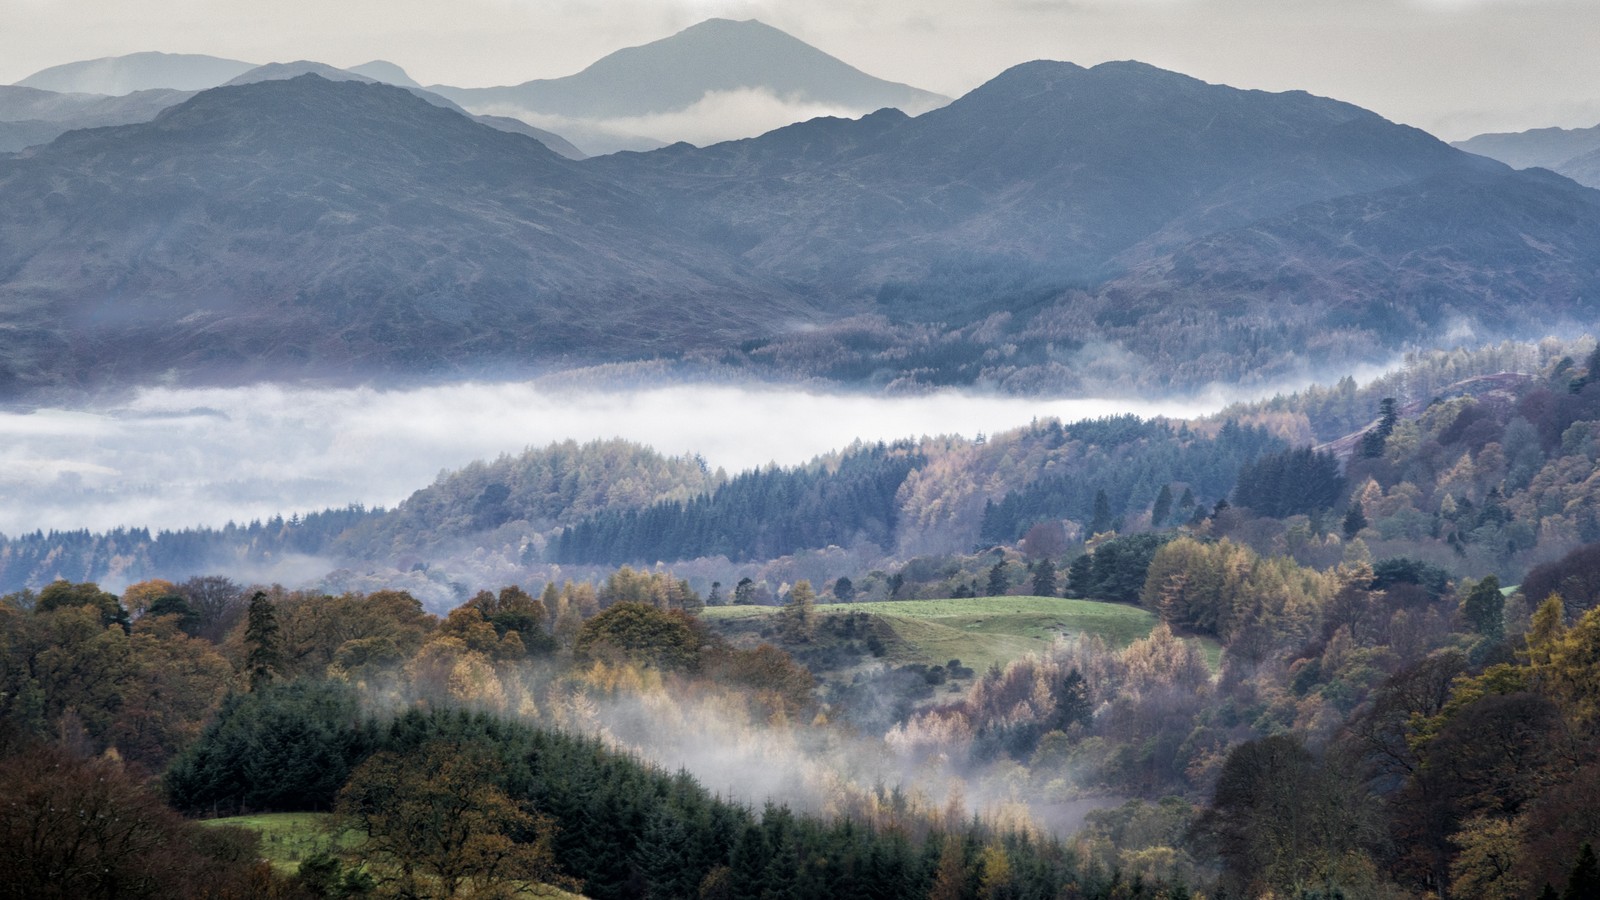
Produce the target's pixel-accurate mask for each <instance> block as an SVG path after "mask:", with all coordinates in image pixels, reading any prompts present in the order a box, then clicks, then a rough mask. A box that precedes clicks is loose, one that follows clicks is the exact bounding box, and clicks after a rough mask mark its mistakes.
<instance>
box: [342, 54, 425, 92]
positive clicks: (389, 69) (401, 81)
mask: <svg viewBox="0 0 1600 900" xmlns="http://www.w3.org/2000/svg"><path fill="white" fill-rule="evenodd" d="M345 71H346V72H354V73H355V74H357V75H365V76H366V77H368V78H371V79H372V80H373V81H381V82H383V83H384V84H392V85H394V86H395V87H405V88H419V87H422V85H420V84H418V83H417V82H416V81H415V80H413V79H412V77H411V76H410V75H407V74H406V70H405V69H402V68H400V67H399V66H397V65H395V64H394V63H392V62H389V61H388V60H386V59H375V60H373V61H372V62H366V63H362V64H361V65H359V66H349V67H348V68H346V69H345Z"/></svg>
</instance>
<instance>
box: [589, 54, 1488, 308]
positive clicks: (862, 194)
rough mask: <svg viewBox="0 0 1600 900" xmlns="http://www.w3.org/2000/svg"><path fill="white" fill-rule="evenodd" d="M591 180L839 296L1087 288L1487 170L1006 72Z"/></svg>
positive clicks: (1257, 104)
mask: <svg viewBox="0 0 1600 900" xmlns="http://www.w3.org/2000/svg"><path fill="white" fill-rule="evenodd" d="M594 164H595V165H596V167H598V168H602V169H606V170H608V171H612V172H615V173H616V174H617V176H618V177H620V178H623V179H626V180H628V181H630V182H635V183H639V182H646V181H647V182H650V183H652V184H653V185H654V186H655V187H656V188H657V189H658V190H661V191H663V192H665V193H667V194H668V195H669V196H671V197H672V199H673V205H674V206H675V207H679V208H682V209H686V210H693V211H694V212H692V213H690V214H691V215H699V216H703V217H706V218H709V219H712V220H713V221H719V222H733V223H741V224H740V225H739V226H737V227H736V229H735V230H736V231H737V232H738V234H737V236H736V237H735V238H733V239H734V240H736V241H737V242H738V244H739V245H740V246H742V247H743V252H744V255H745V256H746V257H747V258H749V259H751V260H752V261H755V262H757V263H758V264H759V265H762V266H763V267H764V268H770V269H771V270H772V271H774V272H775V274H779V275H781V276H782V277H784V278H785V279H789V280H798V281H804V282H807V283H814V284H818V285H822V286H825V287H826V288H827V289H828V290H830V291H832V292H835V293H842V294H844V295H847V296H858V295H860V294H862V293H870V292H874V291H876V290H877V288H878V286H879V285H880V284H881V283H882V282H883V281H885V280H888V279H895V280H900V281H907V280H910V281H916V280H919V279H924V278H933V277H943V274H947V273H948V272H949V270H950V268H951V266H952V265H955V264H960V263H964V262H968V261H970V263H971V264H972V265H973V266H985V265H1004V266H1014V265H1026V266H1032V267H1041V268H1044V269H1048V270H1049V271H1050V272H1051V273H1053V276H1054V277H1056V278H1057V279H1058V280H1059V281H1060V282H1061V283H1062V284H1063V285H1066V284H1083V283H1093V282H1096V281H1098V280H1101V279H1103V278H1105V277H1107V276H1109V275H1111V274H1114V273H1116V272H1118V271H1121V270H1122V269H1124V268H1126V266H1127V265H1129V264H1130V263H1132V262H1135V261H1137V260H1139V259H1143V258H1147V257H1148V256H1150V255H1151V254H1153V253H1156V252H1159V251H1160V250H1161V249H1162V248H1166V247H1174V246H1178V245H1181V244H1183V243H1185V242H1186V241H1188V240H1189V239H1191V238H1193V237H1195V236H1197V235H1201V234H1207V233H1211V232H1215V231H1219V230H1222V229H1226V228H1230V227H1234V226H1237V225H1241V224H1244V223H1246V222H1250V221H1254V220H1257V219H1260V218H1262V217H1265V216H1271V215H1275V214H1279V213H1282V212H1285V211H1287V210H1290V209H1292V208H1294V207H1296V206H1299V205H1302V204H1305V203H1309V202H1314V201H1318V200H1323V199H1327V198H1331V197H1338V196H1342V195H1346V194H1352V193H1359V192H1366V191H1372V190H1376V189H1380V188H1384V187H1390V186H1393V185H1398V184H1403V183H1405V182H1408V181H1411V180H1414V179H1417V178H1422V177H1425V176H1428V175H1433V174H1437V173H1441V172H1449V171H1472V170H1476V169H1478V168H1480V167H1481V166H1484V165H1494V164H1492V163H1488V162H1485V161H1482V160H1478V159H1477V158H1476V157H1472V156H1469V155H1466V154H1463V153H1460V152H1458V151H1455V150H1452V149H1451V148H1450V147H1448V146H1447V145H1445V144H1444V143H1442V142H1440V141H1438V140H1437V139H1435V138H1433V137H1431V136H1429V135H1427V134H1426V133H1424V132H1422V131H1419V130H1417V129H1414V128H1409V127H1405V126H1399V125H1395V124H1393V123H1390V122H1387V121H1385V120H1384V119H1382V118H1380V117H1379V116H1377V115H1375V114H1373V113H1371V112H1367V111H1365V110H1363V109H1360V108H1359V107H1355V106H1352V105H1350V104H1346V103H1341V102H1338V101H1333V100H1327V99H1323V98H1319V97H1313V96H1311V95H1309V94H1304V93H1298V92H1295V93H1286V94H1271V93H1265V92H1260V91H1241V90H1236V89H1234V88H1229V87H1224V86H1220V85H1212V84H1206V83H1204V82H1201V81H1198V80H1196V79H1193V78H1189V77H1186V76H1183V75H1178V74H1176V73H1172V72H1166V71H1163V70H1160V69H1157V68H1154V67H1152V66H1147V65H1143V64H1140V63H1107V64H1104V65H1100V66H1096V67H1094V68H1092V69H1084V68H1081V67H1079V66H1075V65H1072V64H1070V63H1057V62H1034V63H1027V64H1024V65H1020V66H1016V67H1014V68H1012V69H1009V70H1007V71H1006V72H1005V73H1003V74H1001V75H1000V76H999V77H997V78H995V79H994V80H992V81H990V82H988V83H987V84H985V85H983V86H981V87H979V88H977V89H976V90H974V91H972V92H971V93H969V94H967V95H966V96H964V97H962V98H960V99H959V100H957V101H955V102H953V103H951V104H949V105H948V106H945V107H943V108H942V109H938V110H934V111H932V112H929V113H926V114H924V115H921V116H918V117H916V118H908V117H905V116H901V115H898V114H894V113H883V114H879V115H877V116H872V117H868V118H867V119H865V120H863V121H861V122H846V121H841V120H818V121H813V122H807V123H802V124H798V125H795V126H792V127H789V128H785V129H780V130H778V131H774V132H772V133H770V134H767V135H764V136H762V137H760V138H756V139H753V140H748V141H737V142H730V143H726V144H721V145H717V146H714V147H710V148H706V149H705V150H700V151H696V150H693V149H691V148H688V147H675V148H669V149H667V150H663V151H660V152H657V153H652V154H646V155H644V156H623V157H612V158H606V159H599V160H595V162H594ZM775 201H776V202H775ZM907 248H915V250H914V252H908V249H907ZM936 269H937V270H938V271H939V273H941V274H939V275H935V270H936Z"/></svg>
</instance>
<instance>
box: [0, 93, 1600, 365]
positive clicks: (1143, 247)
mask: <svg viewBox="0 0 1600 900" xmlns="http://www.w3.org/2000/svg"><path fill="white" fill-rule="evenodd" d="M1474 192H1476V193H1474ZM1593 196H1594V192H1592V191H1588V190H1586V189H1584V188H1581V187H1579V186H1578V185H1576V184H1573V183H1572V182H1570V181H1568V180H1566V179H1563V178H1560V177H1559V176H1555V175H1548V176H1541V175H1538V174H1527V173H1523V174H1515V173H1511V172H1510V171H1509V170H1508V169H1507V168H1506V167H1504V166H1503V165H1502V164H1499V163H1495V162H1492V161H1488V160H1485V159H1483V158H1481V157H1477V156H1474V155H1471V154H1467V153H1464V152H1462V151H1459V150H1456V149H1453V148H1451V147H1449V146H1447V145H1445V144H1444V143H1442V142H1440V141H1438V140H1436V139H1434V138H1432V137H1431V136H1428V135H1426V134H1424V133H1422V132H1420V131H1417V130H1416V129H1412V128H1408V127H1406V126H1400V125H1396V124H1394V123H1391V122H1387V121H1386V120H1384V119H1382V118H1381V117H1379V116H1377V115H1376V114H1373V113H1370V112H1368V111H1365V110H1362V109H1360V108H1359V107H1355V106H1352V105H1350V104H1346V103H1342V102H1339V101H1334V100H1327V99H1324V98H1318V97H1314V96H1312V95H1309V94H1305V93H1303V92H1292V93H1286V94H1270V93H1265V92H1251V91H1239V90H1237V89H1233V88H1229V87H1226V86H1222V85H1209V84H1206V83H1205V82H1201V81H1198V80H1196V79H1192V78H1189V77H1187V76H1183V75H1179V74H1177V73H1170V72H1165V71H1164V70H1160V69H1157V68H1155V67H1151V66H1147V65H1144V64H1138V63H1111V64H1103V65H1100V66H1096V67H1093V68H1088V69H1086V68H1083V67H1080V66H1075V65H1072V64H1070V63H1050V62H1048V61H1040V62H1035V63H1028V64H1024V65H1023V66H1019V67H1015V68H1013V69H1011V70H1008V71H1007V72H1006V73H1003V74H1002V75H1001V76H999V77H997V78H996V79H994V80H993V81H991V82H990V83H988V84H986V85H985V86H984V87H981V88H979V89H977V90H975V91H973V92H971V93H969V94H968V95H967V96H965V97H963V98H960V99H959V100H957V101H955V102H953V103H951V104H949V105H948V106H946V107H943V108H941V109H939V110H934V111H931V112H929V113H925V114H923V115H921V116H917V117H909V116H906V115H904V114H902V113H899V112H895V111H881V112H879V113H876V114H874V115H871V116H866V117H864V118H862V119H859V120H848V119H842V118H821V119H815V120H811V121H809V122H805V123H800V124H796V125H793V126H789V127H787V128H783V129H779V130H776V131H773V132H769V133H768V134H766V135H763V136H761V137H759V138H753V139H748V140H741V141H735V142H728V143H723V144H717V145H713V146H711V147H708V148H705V149H696V148H694V147H691V146H688V145H680V146H675V147H669V148H666V149H664V150H661V151H656V152H652V153H629V154H619V155H615V156H609V157H599V158H594V159H589V160H584V161H581V162H576V161H572V160H566V159H562V158H561V157H559V156H557V155H555V154H553V153H550V152H548V151H547V150H546V149H545V148H544V147H542V146H540V145H539V144H538V143H537V142H534V141H530V140H528V139H527V138H524V137H520V136H515V135H510V134H504V133H501V132H498V131H495V130H492V129H490V128H487V127H484V125H483V123H480V122H474V121H472V120H471V119H468V118H465V117H463V116H462V115H460V114H458V113H456V112H453V111H451V110H449V109H448V108H442V107H441V106H438V105H434V104H431V103H430V102H425V98H419V97H418V96H417V94H416V92H415V91H407V90H405V89H402V88H397V87H392V86H388V85H382V84H368V83H362V82H361V81H348V82H331V81H327V80H326V79H323V78H320V77H318V76H316V75H314V74H309V75H301V76H299V77H296V78H292V79H289V80H287V81H277V82H260V83H254V84H248V85H240V86H236V87H229V88H219V89H215V90H213V91H207V92H203V93H201V94H198V95H196V96H194V97H192V98H190V99H189V100H187V101H186V102H184V103H183V104H180V105H179V106H176V107H173V108H171V109H169V110H167V111H165V112H163V113H162V114H161V115H160V116H158V117H157V118H156V119H155V121H153V122H150V123H146V124H143V125H129V126H121V127H118V128H111V129H100V130H94V131H83V132H72V133H69V134H67V135H65V136H63V137H62V138H60V139H58V140H57V141H56V142H55V143H53V144H52V145H50V146H48V147H44V148H36V149H35V150H32V151H29V153H28V154H25V155H24V156H23V157H21V158H17V159H12V160H9V161H6V160H0V209H4V210H6V211H7V212H6V214H5V215H4V216H0V273H4V276H3V280H0V310H3V314H4V318H3V319H0V328H3V329H5V330H6V331H7V333H8V334H10V335H12V336H13V337H14V338H15V340H13V341H12V342H10V345H9V348H8V350H7V351H6V352H5V354H4V357H3V358H0V365H3V366H4V370H5V376H4V380H6V381H7V382H8V384H9V388H10V389H11V390H12V391H16V390H21V389H24V388H28V387H39V386H44V385H52V384H54V385H68V384H74V383H83V382H85V381H98V382H104V381H105V380H106V379H110V378H119V379H129V380H138V379H140V378H148V377H151V375H152V374H153V373H157V372H168V371H171V372H173V373H175V374H176V375H178V376H182V377H187V376H194V377H204V378H224V379H240V378H260V377H274V373H276V374H279V375H281V374H284V373H288V374H290V375H291V376H293V375H295V374H297V373H298V374H301V375H304V374H317V373H322V374H329V373H333V374H340V373H342V374H343V376H346V377H364V373H365V375H372V374H397V373H405V372H412V373H423V372H434V373H458V374H464V373H470V372H477V371H482V367H485V366H490V367H494V366H507V365H509V366H512V367H513V368H517V367H520V368H521V369H522V370H527V369H528V368H530V367H532V368H538V367H541V366H562V367H567V366H576V365H584V364H588V363H599V362H609V361H620V360H630V359H645V358H667V359H678V358H686V357H685V354H689V355H691V356H692V355H694V354H700V356H697V357H695V358H697V359H701V360H715V361H717V364H718V365H722V364H732V365H735V366H737V367H745V368H748V367H751V366H754V367H756V368H758V369H759V368H761V367H763V366H768V367H770V366H778V367H779V368H778V371H779V372H780V373H783V374H803V375H804V377H813V376H815V375H818V374H824V373H839V374H836V375H832V374H830V375H826V376H825V377H840V378H860V377H868V378H870V379H874V380H876V383H880V384H882V383H888V382H890V381H895V380H899V379H903V378H912V379H921V378H930V379H934V383H948V379H952V378H954V379H957V380H958V381H969V382H976V383H990V384H998V383H1007V384H1016V385H1030V384H1031V385H1035V386H1038V385H1048V384H1052V383H1057V384H1058V383H1061V381H1060V379H1061V378H1062V377H1064V376H1065V375H1067V374H1069V373H1070V372H1071V371H1072V370H1073V365H1074V363H1073V361H1074V360H1076V359H1078V357H1076V356H1074V354H1077V353H1078V352H1079V351H1080V350H1082V351H1084V352H1088V348H1091V347H1092V346H1094V345H1095V344H1096V343H1097V342H1100V343H1110V344H1111V345H1113V346H1118V347H1120V348H1122V350H1121V351H1120V352H1128V353H1130V354H1132V358H1133V359H1137V360H1143V361H1144V364H1145V365H1146V366H1148V367H1149V369H1150V371H1149V373H1148V374H1147V375H1146V376H1144V377H1149V378H1155V379H1167V380H1168V381H1169V382H1170V383H1173V384H1195V383H1197V382H1198V381H1199V380H1201V379H1205V378H1208V377H1209V378H1220V377H1231V376H1232V375H1233V374H1242V373H1243V372H1244V371H1246V370H1244V369H1241V367H1248V371H1253V372H1255V373H1257V374H1261V373H1268V374H1270V373H1274V372H1277V371H1278V370H1279V368H1280V367H1281V366H1282V365H1284V364H1285V360H1292V359H1294V358H1295V357H1296V356H1297V355H1298V354H1302V353H1303V354H1308V356H1307V359H1308V360H1310V359H1312V357H1314V356H1316V354H1324V355H1327V354H1332V356H1333V358H1343V357H1348V356H1349V355H1350V354H1352V353H1354V354H1366V355H1372V354H1376V353H1384V352H1388V351H1387V350H1386V349H1385V348H1392V347H1394V346H1395V345H1397V344H1402V343H1405V342H1418V341H1425V340H1432V339H1434V336H1437V335H1442V334H1444V333H1447V332H1452V331H1458V330H1461V329H1457V328H1455V326H1456V325H1457V324H1461V325H1462V328H1464V329H1465V332H1466V333H1471V332H1472V331H1473V328H1474V327H1481V328H1483V329H1495V328H1510V329H1518V328H1533V327H1537V326H1538V325H1540V324H1541V323H1543V322H1545V321H1547V320H1548V319H1550V318H1562V319H1563V320H1571V321H1584V320H1586V317H1587V319H1592V318H1593V310H1592V309H1591V306H1592V303H1590V301H1587V300H1585V299H1584V298H1585V297H1589V296H1594V294H1595V292H1591V286H1594V285H1596V276H1595V271H1594V270H1595V254H1594V253H1593V252H1592V251H1590V250H1588V249H1586V247H1587V246H1588V244H1587V243H1586V242H1588V241H1591V240H1593V241H1594V246H1600V230H1597V228H1596V223H1597V222H1600V207H1597V206H1596V204H1595V203H1594V202H1593ZM1393 223H1404V227H1398V226H1395V225H1394V224H1393ZM1391 226H1393V227H1391ZM1452 248H1459V252H1458V251H1456V250H1453V249H1452ZM1474 253H1477V254H1480V255H1481V258H1475V257H1474V256H1473V254H1474ZM1452 254H1454V255H1452ZM1352 298H1354V300H1352ZM1386 298H1387V299H1386ZM1335 300H1337V301H1339V302H1334V301H1335ZM1347 301H1348V302H1347ZM1141 314H1142V315H1143V316H1147V317H1148V318H1147V319H1144V320H1141V318H1140V315H1141ZM1480 314H1481V315H1480ZM996 315H1001V316H1004V317H1005V318H1002V319H999V320H994V321H995V322H997V323H998V324H995V325H992V326H991V325H985V326H983V327H982V328H979V325H978V323H981V322H985V321H989V320H990V319H991V318H992V317H994V316H996ZM1479 319H1481V321H1479ZM841 322H844V323H851V322H853V323H856V324H855V325H848V326H841V327H847V328H856V329H857V331H856V332H854V333H855V334H856V335H857V336H856V337H848V334H850V333H851V332H848V331H839V330H830V328H831V324H832V323H841ZM875 323H877V324H875ZM885 323H886V324H885ZM822 326H829V327H822ZM1274 329H1280V330H1279V331H1274ZM1282 329H1287V330H1282ZM1324 331H1325V332H1326V333H1327V335H1331V337H1325V336H1320V335H1323V332H1324ZM1272 335H1278V337H1271V336H1272ZM1279 338H1282V339H1281V340H1279ZM930 340H931V341H933V342H934V344H932V345H930V344H929V343H928V342H929V341H930ZM841 342H843V343H841ZM913 346H914V347H917V348H919V349H917V350H916V351H915V352H914V353H912V352H910V351H909V350H907V349H906V348H908V347H913ZM764 347H767V348H769V349H767V350H763V348H764ZM933 347H944V348H947V349H944V350H938V351H935V350H934V349H932V348H933ZM872 348H876V349H872ZM897 348H899V349H897ZM863 352H866V353H869V356H867V357H859V358H857V355H858V354H860V353H863ZM1263 353H1269V354H1276V356H1274V357H1273V358H1272V359H1271V360H1270V361H1269V360H1267V359H1266V358H1265V357H1263V356H1262V354H1263ZM897 354H898V355H897ZM852 358H855V359H856V361H853V362H849V363H848V364H846V363H843V362H837V360H841V359H852ZM822 360H835V362H820V361H822ZM79 361H83V362H79ZM847 373H856V374H847ZM918 373H921V374H918ZM941 379H943V380H945V381H941Z"/></svg>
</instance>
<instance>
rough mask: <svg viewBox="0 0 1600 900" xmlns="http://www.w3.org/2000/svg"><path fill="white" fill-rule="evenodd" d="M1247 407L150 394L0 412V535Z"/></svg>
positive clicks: (731, 397)
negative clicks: (626, 448) (519, 456)
mask: <svg viewBox="0 0 1600 900" xmlns="http://www.w3.org/2000/svg"><path fill="white" fill-rule="evenodd" d="M1230 399H1237V398H1231V397H1223V396H1222V395H1221V394H1220V393H1219V394H1216V395H1214V396H1212V397H1209V398H1206V399H1202V400H1194V399H1186V400H1181V401H1179V400H1171V401H1162V400H1155V401H1151V402H1129V401H1126V400H1101V399H1092V398H1078V399H1038V400H1034V399H1024V398H1016V397H993V396H983V395H977V394H971V393H964V392H957V391H949V392H943V393H936V394H930V395H923V396H915V397H881V396H867V395H856V394H828V393H816V392H811V391H803V390H796V389H756V388H741V387H729V386H693V385H677V386H670V387H661V388H654V389H648V390H637V391H627V392H616V391H607V392H600V391H552V390H549V389H541V388H538V387H535V386H533V385H530V384H527V383H521V382H518V383H466V384H452V385H445V386H437V387H428V388H421V389H410V390H377V389H371V388H357V389H296V388H285V387H280V386H274V385H258V386H254V387H248V388H215V389H150V390H145V391H142V392H140V393H138V394H137V395H135V396H134V398H133V399H132V400H130V401H128V402H126V403H124V404H122V405H118V406H114V407H110V406H108V407H101V408H83V409H40V410H36V411H33V412H29V413H11V412H6V413H0V499H3V502H0V533H5V534H9V535H16V534H20V533H24V532H31V531H33V530H35V529H43V530H45V531H49V530H51V529H57V530H64V529H78V528H87V529H90V530H94V531H102V530H105V529H109V528H115V527H119V526H142V527H149V528H151V529H171V528H183V527H189V526H195V525H210V526H220V525H223V524H225V523H227V522H228V521H237V522H246V521H249V520H250V519H253V518H267V517H270V516H273V515H276V514H282V515H284V516H288V515H290V514H291V513H294V512H304V511H311V510H319V509H323V508H326V507H330V506H335V507H337V506H344V505H346V504H349V503H362V504H366V505H368V506H374V505H381V506H392V505H394V504H396V503H398V502H399V501H401V500H403V499H405V497H407V496H408V495H409V494H410V493H411V492H412V491H414V490H416V489H418V488H421V487H424V486H425V485H427V484H429V483H431V482H432V481H433V479H434V478H435V477H436V476H437V475H438V473H439V472H440V470H441V469H454V468H459V467H461V466H463V465H465V464H467V463H469V462H471V461H473V460H475V459H486V458H493V457H495V456H497V455H499V454H502V453H518V452H521V451H522V450H523V449H524V448H526V447H529V446H542V445H544V444H547V443H550V442H552V441H557V440H565V439H567V438H573V439H576V440H579V441H583V440H589V439H595V438H610V437H618V436H620V437H623V438H627V439H629V440H633V441H638V442H640V443H644V444H648V445H650V446H652V447H654V448H656V449H657V450H660V451H662V452H664V453H669V454H694V453H698V454H700V455H701V456H702V457H703V458H704V459H705V460H706V462H707V463H708V464H709V465H711V466H712V467H717V466H721V467H723V468H725V469H727V470H728V471H729V472H730V473H731V472H735V471H738V470H741V469H746V468H750V467H754V466H760V465H764V464H766V463H769V462H775V463H779V464H786V465H787V464H795V463H799V462H803V461H805V460H808V459H810V458H812V457H814V456H816V455H817V454H819V453H825V452H827V451H829V450H833V449H837V448H839V447H843V446H845V445H847V444H849V443H850V442H851V441H854V440H857V439H861V440H865V441H878V440H884V441H892V440H895V439H898V438H902V437H916V436H921V435H924V434H929V435H932V434H962V435H967V436H972V435H976V434H979V433H992V432H995V431H1000V430H1004V429H1007V428H1013V427H1016V426H1020V425H1025V424H1027V423H1028V422H1029V421H1030V420H1032V419H1034V418H1043V417H1048V416H1055V417H1059V418H1061V419H1062V420H1064V421H1072V420H1076V419H1082V418H1092V417H1095V416H1102V415H1109V414H1113V413H1135V414H1138V415H1141V416H1155V415H1165V416H1196V415H1204V414H1206V413H1209V412H1213V411H1215V410H1217V409H1219V408H1221V406H1222V405H1223V404H1224V402H1225V401H1226V400H1230Z"/></svg>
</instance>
